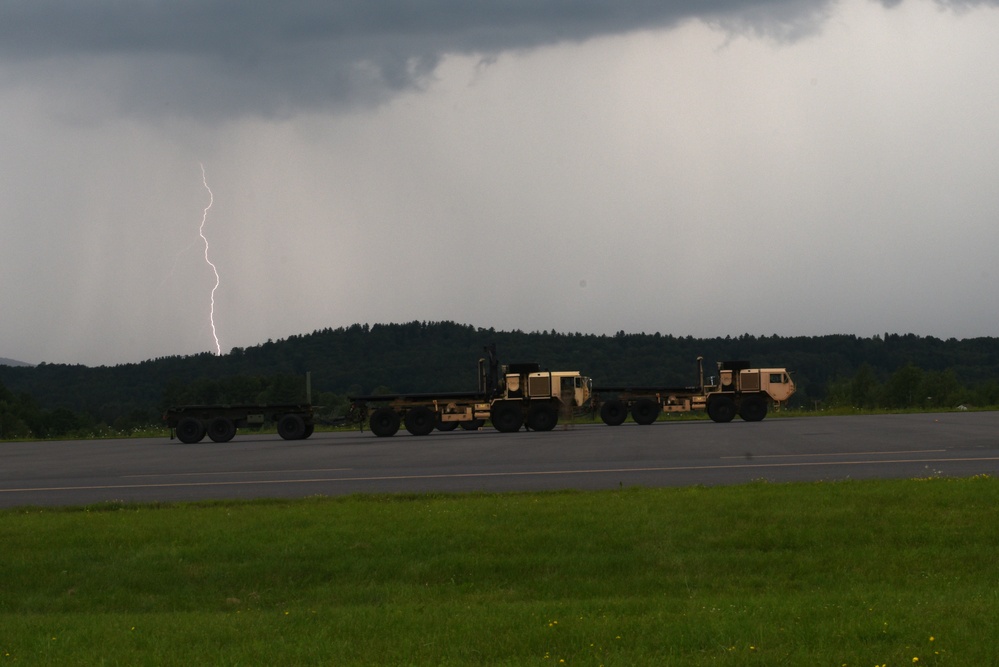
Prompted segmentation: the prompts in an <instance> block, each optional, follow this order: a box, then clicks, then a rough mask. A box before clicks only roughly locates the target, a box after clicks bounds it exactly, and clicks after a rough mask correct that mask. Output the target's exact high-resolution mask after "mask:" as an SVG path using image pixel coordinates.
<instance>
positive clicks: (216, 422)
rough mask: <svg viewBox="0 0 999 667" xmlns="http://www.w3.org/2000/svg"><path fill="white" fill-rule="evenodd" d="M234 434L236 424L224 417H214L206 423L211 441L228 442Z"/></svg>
mask: <svg viewBox="0 0 999 667" xmlns="http://www.w3.org/2000/svg"><path fill="white" fill-rule="evenodd" d="M235 435H236V425H235V424H233V423H232V420H230V419H226V418H225V417H216V418H215V419H213V420H211V421H210V422H209V423H208V437H209V438H211V439H212V442H229V441H230V440H232V438H233V436H235Z"/></svg>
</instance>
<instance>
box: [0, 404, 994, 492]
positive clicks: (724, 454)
mask: <svg viewBox="0 0 999 667" xmlns="http://www.w3.org/2000/svg"><path fill="white" fill-rule="evenodd" d="M977 474H989V475H999V412H965V413H941V414H918V415H887V416H858V417H807V418H770V419H767V420H765V421H763V422H759V423H746V422H741V421H739V420H736V421H735V422H733V423H731V424H715V423H713V422H709V421H677V422H658V423H656V424H653V425H651V426H637V425H635V424H630V423H629V424H624V425H622V426H619V427H608V426H603V425H594V426H589V425H588V426H572V427H569V428H563V427H558V428H557V429H556V430H555V431H551V432H548V433H533V432H531V433H529V432H520V433H498V432H496V431H494V430H492V429H489V428H486V429H483V430H482V431H479V432H465V431H461V430H457V431H452V432H450V433H439V432H434V433H433V434H431V435H428V436H423V437H415V436H411V435H409V434H407V433H405V432H404V431H402V432H400V434H398V435H396V436H395V437H392V438H377V437H375V436H373V435H371V434H370V433H368V432H364V433H316V434H314V435H313V436H312V437H311V438H309V439H308V440H298V441H284V440H281V439H280V438H279V437H277V436H276V435H274V436H270V435H252V434H239V435H237V436H236V438H235V439H234V440H232V441H231V442H228V443H225V444H216V443H213V442H211V441H209V440H205V441H203V442H201V443H198V444H196V445H183V444H179V443H178V442H177V441H172V442H171V441H170V440H168V439H166V438H163V439H130V440H73V441H58V442H56V441H53V442H17V443H13V442H0V507H17V506H28V505H43V506H54V505H85V504H91V503H98V502H106V501H128V502H178V501H193V500H208V499H223V498H273V497H279V498H298V497H304V496H310V495H328V496H333V495H343V494H352V493H427V492H463V491H490V492H499V491H525V490H544V489H608V488H618V487H621V486H624V487H627V486H650V487H661V486H686V485H694V484H704V485H717V484H740V483H746V482H750V481H755V480H768V481H772V482H791V481H816V480H842V479H869V478H915V477H936V476H952V477H968V476H972V475H977Z"/></svg>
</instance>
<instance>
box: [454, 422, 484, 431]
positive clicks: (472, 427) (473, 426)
mask: <svg viewBox="0 0 999 667" xmlns="http://www.w3.org/2000/svg"><path fill="white" fill-rule="evenodd" d="M484 423H485V422H484V421H483V420H481V419H469V420H468V421H465V422H458V426H460V427H461V428H462V430H464V431H478V430H479V429H480V428H482V425H483V424H484Z"/></svg>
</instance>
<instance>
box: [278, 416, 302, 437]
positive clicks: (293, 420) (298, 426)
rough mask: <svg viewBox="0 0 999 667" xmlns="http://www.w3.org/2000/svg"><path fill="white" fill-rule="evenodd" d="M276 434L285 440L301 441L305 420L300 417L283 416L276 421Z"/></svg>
mask: <svg viewBox="0 0 999 667" xmlns="http://www.w3.org/2000/svg"><path fill="white" fill-rule="evenodd" d="M277 432H278V435H280V436H281V437H282V438H284V439H285V440H301V439H302V438H304V437H305V420H304V419H302V416H301V415H296V414H287V415H284V416H283V417H281V419H279V420H278V426H277Z"/></svg>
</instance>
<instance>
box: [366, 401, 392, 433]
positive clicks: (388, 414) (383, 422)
mask: <svg viewBox="0 0 999 667" xmlns="http://www.w3.org/2000/svg"><path fill="white" fill-rule="evenodd" d="M368 426H369V427H370V428H371V432H372V433H374V434H375V435H377V436H378V437H379V438H388V437H391V436H393V435H395V434H396V432H398V430H399V413H398V412H396V411H395V410H393V409H392V408H378V409H377V410H375V411H374V412H372V413H371V419H369V420H368Z"/></svg>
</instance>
